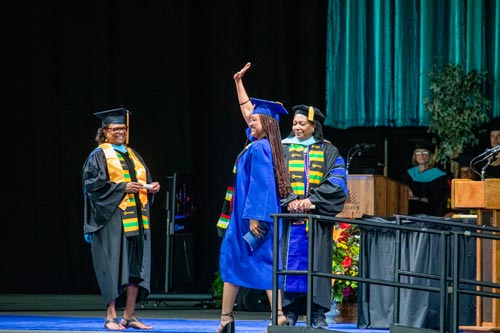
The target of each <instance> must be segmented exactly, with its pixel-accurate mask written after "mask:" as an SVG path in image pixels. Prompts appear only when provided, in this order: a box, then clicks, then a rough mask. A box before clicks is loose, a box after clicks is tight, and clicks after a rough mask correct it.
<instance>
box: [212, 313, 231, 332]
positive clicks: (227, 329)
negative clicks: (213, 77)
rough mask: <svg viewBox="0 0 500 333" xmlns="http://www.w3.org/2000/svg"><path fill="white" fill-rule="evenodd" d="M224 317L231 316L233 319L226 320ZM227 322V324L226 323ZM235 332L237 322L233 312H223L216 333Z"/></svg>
mask: <svg viewBox="0 0 500 333" xmlns="http://www.w3.org/2000/svg"><path fill="white" fill-rule="evenodd" d="M224 317H231V320H228V321H225V320H223V318H224ZM224 323H225V324H224ZM234 332H235V324H234V317H233V313H232V312H228V313H223V314H222V315H221V316H220V325H219V328H218V329H217V331H215V333H234Z"/></svg>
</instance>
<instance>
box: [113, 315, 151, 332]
mask: <svg viewBox="0 0 500 333" xmlns="http://www.w3.org/2000/svg"><path fill="white" fill-rule="evenodd" d="M134 323H139V324H142V325H143V326H144V327H140V326H138V325H136V324H134ZM121 324H122V325H123V326H125V328H135V329H137V330H150V329H152V328H153V326H149V325H146V324H144V323H143V322H142V320H140V319H139V318H137V317H136V316H134V317H132V318H130V319H125V318H122V322H121Z"/></svg>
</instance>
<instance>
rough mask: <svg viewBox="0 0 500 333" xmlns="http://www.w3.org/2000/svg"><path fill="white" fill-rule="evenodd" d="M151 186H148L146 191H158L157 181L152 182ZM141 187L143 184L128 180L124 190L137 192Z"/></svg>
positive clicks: (158, 184)
mask: <svg viewBox="0 0 500 333" xmlns="http://www.w3.org/2000/svg"><path fill="white" fill-rule="evenodd" d="M150 185H151V188H149V189H148V190H147V191H148V193H158V192H159V191H160V183H159V182H152V183H151V184H150ZM142 188H144V184H142V183H139V182H129V183H127V185H126V187H125V192H127V193H138V192H139V191H140V190H141V189H142Z"/></svg>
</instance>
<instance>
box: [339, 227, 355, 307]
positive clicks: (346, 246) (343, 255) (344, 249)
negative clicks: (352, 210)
mask: <svg viewBox="0 0 500 333" xmlns="http://www.w3.org/2000/svg"><path fill="white" fill-rule="evenodd" d="M359 241H360V240H359V227H358V226H356V225H353V224H349V223H339V224H337V225H336V226H335V229H334V232H333V256H332V273H333V274H337V275H347V276H358V271H359V266H358V265H359ZM357 294H358V283H357V282H356V281H349V280H341V279H333V280H332V300H333V301H334V302H335V303H354V302H356V298H357Z"/></svg>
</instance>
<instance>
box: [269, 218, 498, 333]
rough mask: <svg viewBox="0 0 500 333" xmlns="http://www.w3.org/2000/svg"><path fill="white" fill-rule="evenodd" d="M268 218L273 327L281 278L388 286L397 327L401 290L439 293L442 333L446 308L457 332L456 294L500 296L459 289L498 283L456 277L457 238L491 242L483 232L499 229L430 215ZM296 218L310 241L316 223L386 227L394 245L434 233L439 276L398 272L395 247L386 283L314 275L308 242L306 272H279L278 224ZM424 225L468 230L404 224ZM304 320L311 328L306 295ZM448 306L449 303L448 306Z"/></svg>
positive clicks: (309, 302) (311, 246)
mask: <svg viewBox="0 0 500 333" xmlns="http://www.w3.org/2000/svg"><path fill="white" fill-rule="evenodd" d="M271 217H272V218H273V222H274V230H275V232H274V235H273V253H274V254H275V255H274V256H273V290H272V293H273V298H272V312H273V316H272V318H273V320H272V324H273V325H276V321H277V317H278V316H277V305H278V304H277V299H278V298H277V292H278V284H279V283H278V281H279V277H280V276H281V275H307V287H308V290H313V289H312V287H313V277H315V276H317V277H326V278H335V279H340V280H351V281H357V282H363V283H367V284H376V285H382V286H391V287H395V298H397V299H396V302H395V306H394V310H395V311H394V323H395V324H397V322H398V320H399V313H398V312H399V290H400V289H401V288H405V289H414V290H422V291H429V292H439V293H440V314H439V322H440V325H439V326H440V327H439V332H440V333H444V332H445V314H446V309H447V308H448V306H449V307H450V308H451V309H452V311H453V312H452V314H453V321H452V325H453V333H458V305H459V304H458V295H459V294H469V295H476V296H486V297H494V298H500V293H494V292H487V291H480V290H471V289H463V288H460V287H459V286H460V284H467V285H475V286H486V287H491V288H500V283H491V282H485V281H477V280H474V281H472V280H467V279H460V278H459V267H458V266H459V263H458V261H459V258H458V238H459V237H460V236H462V237H477V238H488V239H494V240H500V235H493V234H485V233H484V232H485V231H488V232H496V233H500V228H496V227H491V226H485V225H472V224H468V223H461V222H456V221H455V220H454V219H443V218H439V219H438V218H437V217H431V216H425V217H418V216H405V215H395V217H396V222H395V223H383V225H381V223H380V222H375V221H367V220H362V219H347V218H337V217H330V216H324V215H317V214H291V213H279V214H271ZM297 219H309V221H310V223H309V231H308V232H309V233H310V236H311V238H310V239H313V237H314V233H315V232H316V231H315V229H316V224H317V223H319V222H320V221H321V222H323V223H340V222H342V223H349V224H356V225H360V226H367V227H370V226H372V227H377V228H388V229H393V230H395V231H396V244H399V243H398V241H399V242H400V237H401V235H400V233H401V231H407V232H419V233H427V234H436V235H439V236H440V243H441V245H440V246H441V249H443V251H441V258H440V259H441V263H442V264H441V267H440V273H439V274H438V275H436V274H427V273H419V272H411V271H405V270H401V269H400V262H399V261H400V260H399V254H398V251H400V246H396V247H395V251H396V252H397V253H396V256H395V261H396V265H395V274H394V280H393V281H388V280H380V279H374V278H366V277H359V276H356V277H355V276H349V275H340V274H333V273H325V272H317V271H314V269H313V260H312V253H314V244H313V242H308V269H307V270H285V269H279V268H278V264H279V261H280V244H279V239H280V221H283V222H285V223H290V222H291V221H295V220H297ZM419 221H420V222H426V223H429V222H431V223H436V224H442V225H445V226H447V227H450V226H453V227H460V228H463V229H469V230H467V231H463V230H462V231H459V230H439V229H433V228H428V227H426V228H423V227H413V226H408V225H404V223H405V222H419ZM472 230H476V231H477V230H479V231H481V232H480V233H478V232H474V231H472ZM449 238H451V240H452V241H451V243H450V244H451V251H450V252H451V253H448V251H446V249H447V244H448V239H449ZM450 261H452V262H453V271H452V276H451V277H448V276H447V269H446V263H447V262H450ZM400 276H412V277H420V278H426V279H435V280H439V281H440V286H439V287H431V286H422V285H418V284H412V283H407V282H401V281H399V277H400ZM449 285H451V286H452V291H451V293H452V298H451V302H450V301H449V300H448V298H447V295H448V288H449ZM306 302H307V313H306V316H307V321H306V326H307V327H310V325H311V309H312V293H309V292H308V293H307V298H306ZM448 303H450V304H448Z"/></svg>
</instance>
